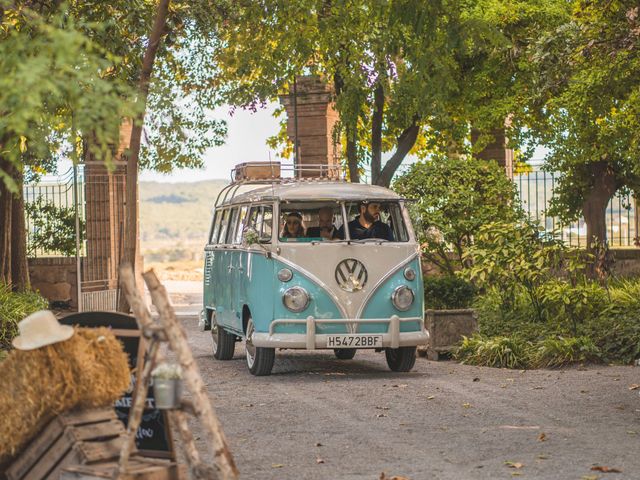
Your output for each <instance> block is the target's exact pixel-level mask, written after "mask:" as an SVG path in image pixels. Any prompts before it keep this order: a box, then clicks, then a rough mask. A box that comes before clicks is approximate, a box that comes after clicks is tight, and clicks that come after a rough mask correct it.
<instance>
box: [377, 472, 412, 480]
mask: <svg viewBox="0 0 640 480" xmlns="http://www.w3.org/2000/svg"><path fill="white" fill-rule="evenodd" d="M378 480H409V479H408V478H407V477H400V476H398V475H394V476H393V477H387V476H386V475H385V473H384V472H382V473H381V474H380V478H379V479H378Z"/></svg>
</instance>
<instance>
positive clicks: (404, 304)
mask: <svg viewBox="0 0 640 480" xmlns="http://www.w3.org/2000/svg"><path fill="white" fill-rule="evenodd" d="M413 299H414V295H413V290H411V289H410V288H409V287H407V286H406V285H401V286H399V287H398V288H396V289H395V290H394V291H393V295H392V296H391V300H392V301H393V305H394V306H395V307H396V308H397V309H398V310H400V311H401V312H404V311H406V310H409V307H411V304H412V303H413Z"/></svg>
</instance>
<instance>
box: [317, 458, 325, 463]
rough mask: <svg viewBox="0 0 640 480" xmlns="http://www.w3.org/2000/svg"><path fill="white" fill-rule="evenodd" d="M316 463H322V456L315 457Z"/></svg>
mask: <svg viewBox="0 0 640 480" xmlns="http://www.w3.org/2000/svg"><path fill="white" fill-rule="evenodd" d="M316 463H318V464H320V463H324V459H323V458H320V457H318V458H316Z"/></svg>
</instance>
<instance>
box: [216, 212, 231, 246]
mask: <svg viewBox="0 0 640 480" xmlns="http://www.w3.org/2000/svg"><path fill="white" fill-rule="evenodd" d="M220 213H222V215H221V220H220V229H219V231H218V235H217V236H215V237H214V238H213V240H214V241H215V243H224V239H225V236H226V235H227V228H228V226H229V210H228V209H225V210H219V211H218V214H220Z"/></svg>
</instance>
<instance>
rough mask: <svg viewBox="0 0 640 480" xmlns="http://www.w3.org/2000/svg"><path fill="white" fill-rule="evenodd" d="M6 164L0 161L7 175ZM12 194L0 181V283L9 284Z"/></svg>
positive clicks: (0, 165)
mask: <svg viewBox="0 0 640 480" xmlns="http://www.w3.org/2000/svg"><path fill="white" fill-rule="evenodd" d="M6 167H7V165H6V162H5V161H2V160H0V169H2V170H3V171H4V172H7V173H9V169H8V168H6ZM12 203H13V194H12V193H11V192H10V191H9V189H8V188H7V187H6V185H5V184H4V181H2V180H1V179H0V219H1V222H0V282H2V283H6V284H9V283H11V225H12V222H11V214H12V212H13V208H12Z"/></svg>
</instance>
